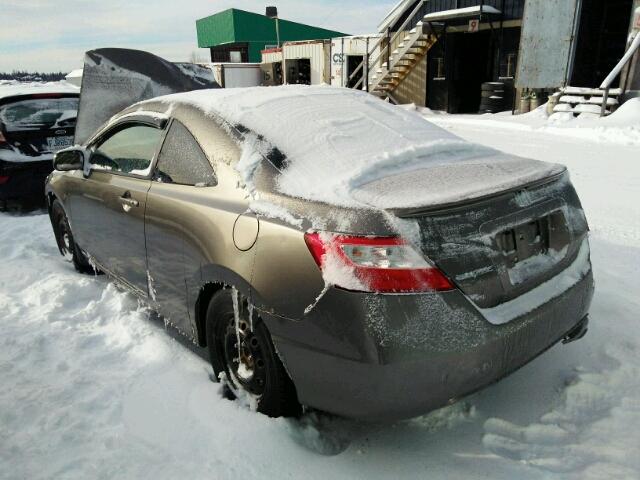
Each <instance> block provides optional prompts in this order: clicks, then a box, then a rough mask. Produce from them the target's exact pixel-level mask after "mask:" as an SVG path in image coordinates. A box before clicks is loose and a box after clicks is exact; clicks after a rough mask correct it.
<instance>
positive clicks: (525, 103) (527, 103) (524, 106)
mask: <svg viewBox="0 0 640 480" xmlns="http://www.w3.org/2000/svg"><path fill="white" fill-rule="evenodd" d="M530 110H531V98H529V92H527V91H525V90H523V91H522V95H521V96H520V108H519V109H518V111H519V112H520V114H523V113H529V111H530Z"/></svg>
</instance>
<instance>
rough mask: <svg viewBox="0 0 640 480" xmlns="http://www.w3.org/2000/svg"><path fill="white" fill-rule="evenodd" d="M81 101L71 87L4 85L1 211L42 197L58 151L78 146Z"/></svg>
mask: <svg viewBox="0 0 640 480" xmlns="http://www.w3.org/2000/svg"><path fill="white" fill-rule="evenodd" d="M78 99H79V90H78V89H77V88H75V87H73V86H71V85H64V84H58V85H46V84H44V85H37V86H33V85H27V86H24V85H20V84H13V85H0V210H2V209H6V207H7V204H8V202H12V201H18V202H21V203H22V202H38V203H39V202H41V201H43V199H44V184H45V180H46V178H47V176H48V175H49V174H50V173H51V171H52V170H53V166H52V160H53V154H54V153H55V152H56V151H58V150H60V149H61V148H65V147H68V146H71V145H73V138H74V133H75V125H76V117H77V112H78Z"/></svg>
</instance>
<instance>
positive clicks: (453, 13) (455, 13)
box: [378, 0, 500, 32]
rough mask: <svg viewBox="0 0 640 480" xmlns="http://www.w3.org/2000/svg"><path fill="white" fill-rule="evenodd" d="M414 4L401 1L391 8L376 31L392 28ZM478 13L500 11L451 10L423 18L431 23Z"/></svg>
mask: <svg viewBox="0 0 640 480" xmlns="http://www.w3.org/2000/svg"><path fill="white" fill-rule="evenodd" d="M415 3H416V1H415V0H402V1H401V2H400V3H398V4H396V6H395V7H393V9H392V10H391V11H390V12H389V13H388V14H387V16H386V17H385V18H384V20H383V21H382V22H381V23H380V25H378V30H379V31H381V32H382V31H383V30H385V29H386V28H387V27H390V26H392V25H393V24H394V23H395V22H396V21H397V20H398V18H400V17H401V16H402V15H403V14H404V13H405V12H406V11H407V10H409V9H410V8H414V4H415ZM480 13H483V14H486V13H493V14H499V13H500V10H498V9H497V8H495V7H492V6H491V5H482V6H480V5H478V6H475V7H466V8H454V9H451V10H442V11H439V12H434V13H430V14H428V15H426V16H425V17H424V20H425V21H431V22H433V21H438V20H448V19H451V18H464V17H470V16H473V15H480Z"/></svg>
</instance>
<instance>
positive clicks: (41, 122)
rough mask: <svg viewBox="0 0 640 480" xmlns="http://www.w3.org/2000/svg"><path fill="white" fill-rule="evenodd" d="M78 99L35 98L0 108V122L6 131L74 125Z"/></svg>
mask: <svg viewBox="0 0 640 480" xmlns="http://www.w3.org/2000/svg"><path fill="white" fill-rule="evenodd" d="M77 114H78V98H77V97H68V98H35V99H28V100H20V101H17V102H14V103H10V104H8V105H4V106H2V107H0V122H2V123H3V124H4V125H5V128H6V129H7V131H16V130H25V129H30V128H34V127H35V128H39V129H40V128H57V127H70V126H74V125H75V120H76V116H77Z"/></svg>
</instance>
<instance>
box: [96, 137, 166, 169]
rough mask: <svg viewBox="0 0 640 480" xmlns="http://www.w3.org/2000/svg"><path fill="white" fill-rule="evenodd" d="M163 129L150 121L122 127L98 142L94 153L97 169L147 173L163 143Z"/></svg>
mask: <svg viewBox="0 0 640 480" xmlns="http://www.w3.org/2000/svg"><path fill="white" fill-rule="evenodd" d="M161 137H162V130H160V129H159V128H155V127H151V126H148V125H130V126H125V127H124V128H120V129H118V130H117V131H116V133H114V134H113V135H111V136H110V137H108V138H107V139H106V140H104V141H103V142H102V143H100V144H98V146H97V148H96V149H95V151H94V153H93V155H92V156H91V165H92V166H93V168H95V169H97V170H108V171H112V172H120V173H127V174H132V175H142V176H146V175H149V173H150V167H151V162H152V161H153V157H154V155H155V153H156V150H157V148H158V144H159V143H160V138H161Z"/></svg>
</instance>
